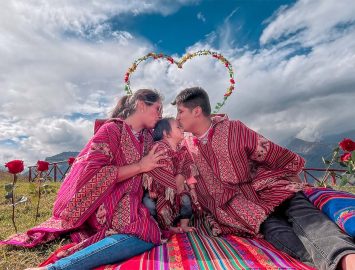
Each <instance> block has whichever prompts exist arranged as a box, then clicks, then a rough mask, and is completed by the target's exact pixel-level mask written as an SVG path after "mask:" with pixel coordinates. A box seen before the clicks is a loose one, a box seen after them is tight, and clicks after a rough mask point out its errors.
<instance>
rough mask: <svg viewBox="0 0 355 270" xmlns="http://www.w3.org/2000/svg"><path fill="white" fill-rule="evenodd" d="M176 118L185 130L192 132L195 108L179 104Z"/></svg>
mask: <svg viewBox="0 0 355 270" xmlns="http://www.w3.org/2000/svg"><path fill="white" fill-rule="evenodd" d="M176 120H177V121H178V122H179V125H180V126H181V127H182V128H183V129H184V131H185V132H191V131H192V127H193V125H194V122H195V117H194V115H193V110H190V109H189V108H186V107H185V106H184V105H182V104H180V105H177V115H176Z"/></svg>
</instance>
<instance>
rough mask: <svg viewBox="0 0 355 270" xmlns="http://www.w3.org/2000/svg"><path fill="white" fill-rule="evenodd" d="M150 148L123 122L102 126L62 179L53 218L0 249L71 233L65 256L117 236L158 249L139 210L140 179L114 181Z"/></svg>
mask: <svg viewBox="0 0 355 270" xmlns="http://www.w3.org/2000/svg"><path fill="white" fill-rule="evenodd" d="M151 144H152V136H151V131H150V130H144V131H143V132H142V136H141V138H140V140H139V139H137V138H136V137H135V135H134V134H133V133H132V130H131V128H130V127H129V126H128V125H127V124H126V123H125V122H123V121H122V120H120V119H114V120H111V121H109V122H108V123H105V124H104V125H103V126H101V127H100V128H99V129H98V131H97V132H96V134H95V135H94V136H93V137H92V139H91V140H90V141H89V142H88V144H87V145H86V146H85V148H84V149H83V150H82V151H81V152H80V154H79V155H78V157H77V159H76V161H75V163H74V164H73V166H72V168H71V170H70V172H69V174H68V175H67V177H66V178H65V180H64V182H63V184H62V186H61V188H60V190H59V192H58V196H57V199H56V201H55V203H54V209H53V215H52V217H51V218H50V219H49V220H47V221H45V222H44V223H42V224H40V225H38V226H36V227H35V228H32V229H31V230H29V231H27V232H26V233H24V234H18V235H15V236H12V237H10V238H9V239H7V240H5V241H2V242H1V243H2V244H10V245H19V246H24V247H33V246H36V245H38V244H41V243H44V242H47V241H50V240H53V239H54V238H56V237H58V236H59V235H60V234H63V233H69V234H70V236H71V239H72V240H73V242H75V243H77V244H76V245H75V246H73V247H72V248H71V249H70V250H68V251H67V254H66V255H69V254H71V253H73V252H75V251H77V250H79V249H82V248H84V247H86V246H88V245H90V244H93V243H95V242H97V241H99V240H101V239H102V238H104V237H105V236H107V235H110V234H115V233H123V234H132V235H135V236H137V237H139V238H141V239H143V240H145V241H148V242H153V243H155V244H159V243H160V241H161V238H160V235H161V231H160V229H159V227H158V225H157V222H156V221H155V220H154V219H153V218H152V217H151V216H150V214H149V211H148V209H147V208H145V207H144V206H143V204H142V197H143V187H142V175H141V174H140V175H136V176H134V177H131V178H129V179H127V180H124V181H120V180H119V179H118V173H119V170H120V167H121V166H125V165H128V164H132V163H135V162H137V161H139V160H140V159H141V158H142V156H143V155H144V152H146V150H148V149H149V147H150V145H151Z"/></svg>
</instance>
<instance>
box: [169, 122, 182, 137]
mask: <svg viewBox="0 0 355 270" xmlns="http://www.w3.org/2000/svg"><path fill="white" fill-rule="evenodd" d="M170 126H171V131H170V134H169V135H170V137H171V138H172V139H173V140H175V141H176V142H180V141H182V140H183V139H184V130H183V129H182V127H181V126H179V123H178V121H176V120H171V121H170Z"/></svg>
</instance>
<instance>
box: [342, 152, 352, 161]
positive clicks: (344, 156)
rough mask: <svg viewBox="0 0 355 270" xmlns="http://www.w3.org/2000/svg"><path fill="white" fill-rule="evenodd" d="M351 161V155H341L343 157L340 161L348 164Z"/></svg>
mask: <svg viewBox="0 0 355 270" xmlns="http://www.w3.org/2000/svg"><path fill="white" fill-rule="evenodd" d="M350 159H351V153H345V154H343V155H341V157H340V160H341V161H342V162H347V161H349V160H350Z"/></svg>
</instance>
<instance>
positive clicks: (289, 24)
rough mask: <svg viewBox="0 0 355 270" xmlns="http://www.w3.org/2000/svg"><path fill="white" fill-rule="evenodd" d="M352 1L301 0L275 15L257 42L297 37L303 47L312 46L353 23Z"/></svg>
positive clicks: (334, 35)
mask: <svg viewBox="0 0 355 270" xmlns="http://www.w3.org/2000/svg"><path fill="white" fill-rule="evenodd" d="M354 14H355V4H354V1H352V0H343V1H333V0H300V1H298V2H296V3H295V4H294V5H293V6H291V7H289V8H288V9H286V10H285V8H284V7H282V8H281V9H280V11H279V12H278V13H277V14H276V16H275V19H274V20H273V21H271V23H270V24H269V25H268V26H267V27H266V29H265V30H264V31H263V33H262V35H261V37H260V42H261V43H262V44H267V43H268V42H271V41H273V40H279V39H280V38H289V36H291V35H295V36H296V41H298V42H301V43H302V45H303V46H314V45H316V44H319V43H322V42H328V41H331V40H334V39H336V38H337V37H338V36H339V35H342V34H343V33H342V29H343V28H344V27H346V26H347V25H348V24H351V23H354V22H355V16H354Z"/></svg>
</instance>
